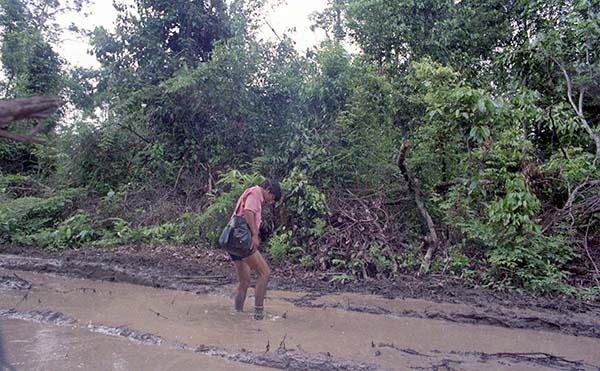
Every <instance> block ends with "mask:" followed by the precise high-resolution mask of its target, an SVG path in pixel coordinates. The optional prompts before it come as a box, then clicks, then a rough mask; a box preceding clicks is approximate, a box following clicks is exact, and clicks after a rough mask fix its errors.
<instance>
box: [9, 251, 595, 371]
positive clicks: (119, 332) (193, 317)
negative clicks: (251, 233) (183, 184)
mask: <svg viewBox="0 0 600 371" xmlns="http://www.w3.org/2000/svg"><path fill="white" fill-rule="evenodd" d="M79 263H81V262H79ZM79 263H73V261H71V262H70V263H67V262H65V261H64V260H61V259H54V260H52V259H43V258H35V259H34V258H25V257H17V256H9V255H2V256H0V267H4V268H0V337H1V339H2V340H1V343H0V347H1V348H2V349H0V361H3V362H4V365H5V368H6V369H11V367H12V368H14V369H17V370H49V369H61V370H71V369H86V370H111V369H112V370H133V369H144V370H197V369H211V370H213V369H214V370H221V369H222V370H229V369H231V370H233V369H236V370H237V369H256V370H261V369H286V370H307V369H310V370H378V369H388V370H407V369H425V370H430V369H431V370H483V369H493V370H509V369H510V370H538V369H558V370H598V369H600V318H599V317H598V316H597V313H596V312H594V310H593V309H590V311H581V310H580V311H579V313H576V312H574V311H573V312H571V313H570V314H568V315H567V314H565V313H562V312H561V311H557V310H543V309H540V308H536V307H535V306H534V307H531V308H519V307H515V306H513V305H509V303H506V305H502V304H499V303H494V306H493V307H494V308H495V313H488V312H489V309H490V308H491V307H490V306H488V307H486V306H485V305H479V304H473V303H468V302H467V301H468V300H465V301H463V302H457V301H454V302H453V301H450V300H445V301H443V300H442V301H440V300H438V301H432V300H426V299H422V298H394V299H390V298H384V297H382V296H381V295H366V294H360V293H348V292H346V293H333V294H323V293H322V292H302V291H285V290H271V291H269V298H268V300H267V302H266V306H267V310H268V312H269V315H268V317H267V319H266V320H265V321H255V320H253V319H252V318H251V316H249V315H246V314H236V313H233V312H232V311H231V305H232V304H231V299H230V298H229V293H230V291H231V289H232V287H233V286H232V284H231V283H230V282H228V283H225V284H215V283H214V280H217V281H218V280H219V279H221V277H222V276H221V275H219V274H214V273H213V274H212V275H206V274H203V275H197V276H194V275H190V274H186V275H183V276H173V277H171V278H172V279H173V280H174V282H178V287H175V289H173V288H170V289H166V288H156V287H149V286H140V285H133V284H130V283H123V282H109V281H106V280H105V281H99V280H90V279H82V278H77V277H73V276H63V275H58V274H55V273H39V272H31V271H23V270H17V269H16V268H18V267H19V266H20V267H21V268H26V269H27V270H36V271H40V270H46V271H60V270H61V269H60V267H61V266H62V267H64V266H65V265H69V264H70V265H71V266H77V265H78V264H79ZM86 264H90V261H88V262H87V263H86ZM34 267H35V268H34ZM42 267H46V268H45V269H44V268H42ZM52 267H54V268H52ZM88 268H89V267H88ZM104 268H106V269H107V270H111V269H112V271H113V273H115V272H118V271H119V269H118V268H119V267H118V265H113V266H112V268H108V267H104ZM98 269H99V268H98ZM144 271H145V273H146V274H147V275H151V274H152V270H151V269H150V268H149V267H146V268H145V270H144ZM115 274H116V273H115ZM129 281H131V280H129ZM156 286H164V285H156ZM250 303H251V300H250ZM591 308H593V306H592V307H591ZM528 321H529V322H530V323H531V324H532V326H530V327H527V326H525V325H524V324H526V323H528ZM544 321H545V322H547V323H546V326H544V325H542V324H543V322H544ZM494 322H495V323H494ZM556 324H558V326H559V328H556ZM561 326H562V327H564V328H560V327H561Z"/></svg>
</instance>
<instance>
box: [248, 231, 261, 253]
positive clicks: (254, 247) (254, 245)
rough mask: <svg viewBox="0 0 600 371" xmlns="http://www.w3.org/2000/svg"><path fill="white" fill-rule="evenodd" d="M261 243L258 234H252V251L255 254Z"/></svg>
mask: <svg viewBox="0 0 600 371" xmlns="http://www.w3.org/2000/svg"><path fill="white" fill-rule="evenodd" d="M259 243H260V240H259V239H258V236H257V235H253V236H252V244H251V245H250V251H251V252H252V254H254V253H255V252H256V251H257V250H258V244H259Z"/></svg>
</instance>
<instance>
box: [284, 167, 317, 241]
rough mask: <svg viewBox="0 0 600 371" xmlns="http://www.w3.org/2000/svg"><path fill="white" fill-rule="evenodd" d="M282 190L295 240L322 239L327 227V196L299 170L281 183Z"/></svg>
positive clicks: (288, 221) (288, 222) (294, 170)
mask: <svg viewBox="0 0 600 371" xmlns="http://www.w3.org/2000/svg"><path fill="white" fill-rule="evenodd" d="M281 189H282V192H283V195H284V197H285V203H284V205H283V206H284V207H285V208H286V209H287V210H288V218H289V220H287V221H286V222H287V224H288V225H289V226H291V228H292V231H293V232H294V239H295V240H298V241H300V240H305V239H307V238H308V237H314V238H318V237H321V236H322V235H323V234H324V233H325V229H326V225H327V223H326V222H325V219H326V217H327V214H328V212H327V205H326V202H325V194H323V193H322V192H321V191H320V190H319V189H318V188H317V187H315V186H314V185H312V184H311V183H310V179H309V178H308V176H307V175H306V174H305V173H303V172H302V171H300V170H299V169H298V168H294V169H293V170H292V172H291V173H290V174H289V175H288V176H287V177H286V178H285V179H284V180H283V181H282V182H281Z"/></svg>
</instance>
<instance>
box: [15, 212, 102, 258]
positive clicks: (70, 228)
mask: <svg viewBox="0 0 600 371" xmlns="http://www.w3.org/2000/svg"><path fill="white" fill-rule="evenodd" d="M96 237H97V233H96V231H95V230H94V227H93V222H92V220H91V219H90V217H89V215H88V214H86V213H84V212H81V211H80V212H78V213H76V214H75V215H73V216H71V217H70V218H68V219H66V220H64V221H63V222H61V223H60V224H59V225H58V226H57V227H56V228H46V229H43V230H41V231H40V232H37V233H33V234H32V235H30V236H27V237H25V238H24V239H23V240H24V241H26V242H27V243H28V244H29V245H36V246H41V247H44V248H47V249H49V250H60V249H65V248H69V247H79V246H82V245H85V244H86V243H90V242H92V241H93V240H94V239H95V238H96Z"/></svg>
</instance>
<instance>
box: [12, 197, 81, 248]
mask: <svg viewBox="0 0 600 371" xmlns="http://www.w3.org/2000/svg"><path fill="white" fill-rule="evenodd" d="M81 195H82V190H80V189H67V190H65V191H62V192H60V193H58V194H57V195H55V196H52V197H49V198H39V197H22V198H17V199H14V200H10V201H8V202H5V203H4V204H2V205H0V239H2V240H4V241H7V242H18V243H19V242H21V243H23V242H26V241H27V238H26V237H27V236H28V235H31V234H34V233H37V232H40V231H41V230H43V229H44V228H47V227H50V226H52V225H56V224H58V223H59V222H60V220H61V218H62V217H63V215H64V213H65V209H66V208H67V207H68V206H69V205H71V204H72V202H73V200H74V199H75V198H76V197H78V196H81Z"/></svg>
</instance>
